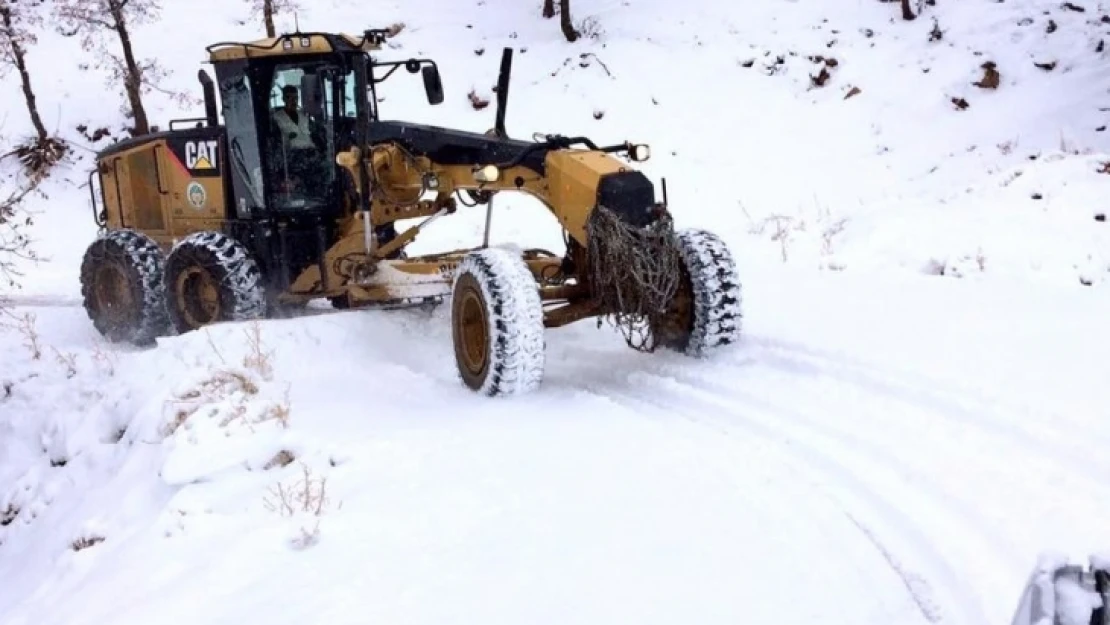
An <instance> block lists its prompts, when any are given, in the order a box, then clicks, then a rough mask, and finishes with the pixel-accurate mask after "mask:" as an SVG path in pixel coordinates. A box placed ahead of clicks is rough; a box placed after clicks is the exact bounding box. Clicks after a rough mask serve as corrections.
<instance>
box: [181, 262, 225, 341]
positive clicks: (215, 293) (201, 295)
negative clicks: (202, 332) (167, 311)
mask: <svg viewBox="0 0 1110 625" xmlns="http://www.w3.org/2000/svg"><path fill="white" fill-rule="evenodd" d="M175 290H176V292H177V297H176V298H174V299H175V300H176V301H177V306H176V307H177V312H178V313H179V314H180V315H181V317H182V319H184V320H185V322H186V324H188V325H189V327H192V328H199V327H201V326H203V325H206V324H209V323H212V322H213V321H216V320H217V319H219V318H220V291H219V288H218V287H217V285H216V280H215V279H214V278H213V277H212V274H210V273H209V272H208V271H206V270H205V269H203V268H202V267H189V268H188V269H186V270H185V271H182V272H181V274H180V275H178V276H177V282H176V288H175Z"/></svg>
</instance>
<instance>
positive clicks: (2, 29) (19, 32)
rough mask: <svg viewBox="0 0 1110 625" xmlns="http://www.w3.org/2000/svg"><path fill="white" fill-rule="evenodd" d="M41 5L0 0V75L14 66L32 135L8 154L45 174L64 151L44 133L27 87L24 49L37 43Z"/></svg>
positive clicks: (39, 0)
mask: <svg viewBox="0 0 1110 625" xmlns="http://www.w3.org/2000/svg"><path fill="white" fill-rule="evenodd" d="M41 4H42V0H30V1H28V0H24V1H23V2H16V1H15V0H0V63H2V64H3V65H2V66H0V73H3V71H4V70H6V69H7V68H8V67H14V68H15V69H16V71H17V72H19V80H20V84H21V86H22V88H23V99H24V102H25V103H26V104H27V113H28V114H29V115H30V117H31V124H32V125H33V126H34V128H35V135H36V136H35V138H33V139H31V140H29V141H26V142H25V143H23V144H21V145H19V146H17V147H16V149H15V150H13V151H12V152H9V154H16V155H17V157H18V158H19V160H20V162H21V163H23V165H24V167H26V168H27V170H28V171H29V172H30V173H32V174H38V173H44V172H46V171H47V170H48V169H49V167H50V166H51V165H53V164H54V163H55V162H57V161H58V159H60V158H61V157H62V156H63V155H64V154H65V152H66V145H65V142H63V141H62V140H60V139H57V138H54V137H51V136H50V133H49V132H47V131H46V125H45V124H43V122H42V116H41V115H39V108H38V103H37V101H36V99H35V91H34V89H33V88H32V87H31V73H30V71H29V70H28V69H27V49H28V48H30V47H31V46H33V45H35V43H36V42H37V38H36V37H35V33H34V30H33V29H34V28H35V27H37V26H40V25H41V24H42V16H41V15H40V14H39V7H40V5H41Z"/></svg>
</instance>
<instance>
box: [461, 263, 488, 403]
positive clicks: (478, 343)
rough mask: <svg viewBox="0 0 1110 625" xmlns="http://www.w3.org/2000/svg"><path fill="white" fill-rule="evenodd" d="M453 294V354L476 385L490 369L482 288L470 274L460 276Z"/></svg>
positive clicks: (486, 316) (464, 374) (467, 377)
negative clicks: (456, 291)
mask: <svg viewBox="0 0 1110 625" xmlns="http://www.w3.org/2000/svg"><path fill="white" fill-rule="evenodd" d="M460 287H461V288H460V289H459V292H458V293H457V294H456V296H455V306H454V308H455V322H454V326H455V356H456V360H457V361H458V364H459V368H460V369H461V372H462V374H463V378H464V379H465V380H466V382H467V384H469V385H470V386H479V385H480V384H481V381H482V379H483V378H484V377H485V374H486V371H487V370H488V369H489V353H490V345H489V312H488V311H487V309H486V304H485V301H484V300H483V299H482V294H481V290H480V288H479V287H478V285H477V284H475V283H474V280H473V278H471V277H470V276H463V277H462V278H461V279H460Z"/></svg>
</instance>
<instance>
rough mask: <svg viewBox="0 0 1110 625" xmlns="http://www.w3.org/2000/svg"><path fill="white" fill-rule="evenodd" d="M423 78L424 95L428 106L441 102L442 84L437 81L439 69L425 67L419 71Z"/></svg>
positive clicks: (432, 66) (430, 66)
mask: <svg viewBox="0 0 1110 625" xmlns="http://www.w3.org/2000/svg"><path fill="white" fill-rule="evenodd" d="M420 74H421V76H422V77H423V78H424V93H426V94H427V95H428V104H433V105H435V104H440V103H442V102H443V82H442V81H440V79H439V69H437V68H436V66H435V65H425V66H424V68H423V69H421V70H420Z"/></svg>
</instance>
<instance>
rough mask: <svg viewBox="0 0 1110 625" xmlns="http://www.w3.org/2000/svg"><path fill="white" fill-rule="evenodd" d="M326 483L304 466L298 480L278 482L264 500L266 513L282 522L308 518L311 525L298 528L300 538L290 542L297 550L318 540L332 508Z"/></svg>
mask: <svg viewBox="0 0 1110 625" xmlns="http://www.w3.org/2000/svg"><path fill="white" fill-rule="evenodd" d="M327 481H328V480H327V478H326V477H315V476H313V475H312V471H311V470H310V469H309V468H308V465H306V464H304V463H303V462H302V463H301V476H300V478H299V479H295V480H293V481H291V482H290V483H288V484H284V483H281V482H278V483H277V484H275V485H273V486H271V487H270V488H269V490H268V491H267V495H265V496H263V498H262V504H263V505H264V506H265V507H266V509H267V510H269V511H270V512H274V513H276V514H277V515H278V516H280V517H282V518H287V519H288V518H295V517H308V519H309V522H308V523H305V524H302V525H301V526H300V527H299V528H298V534H297V536H295V537H294V538H293V539H292V541H291V543H292V545H293V547H295V548H297V549H304V548H306V547H310V546H312V545H314V544H316V542H317V541H318V540H319V537H320V521H321V519H322V517H323V516H324V514H325V513H326V512H328V510H329V508H330V506H331V499H330V498H329V496H328V492H327ZM338 507H342V504H339V506H338Z"/></svg>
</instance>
